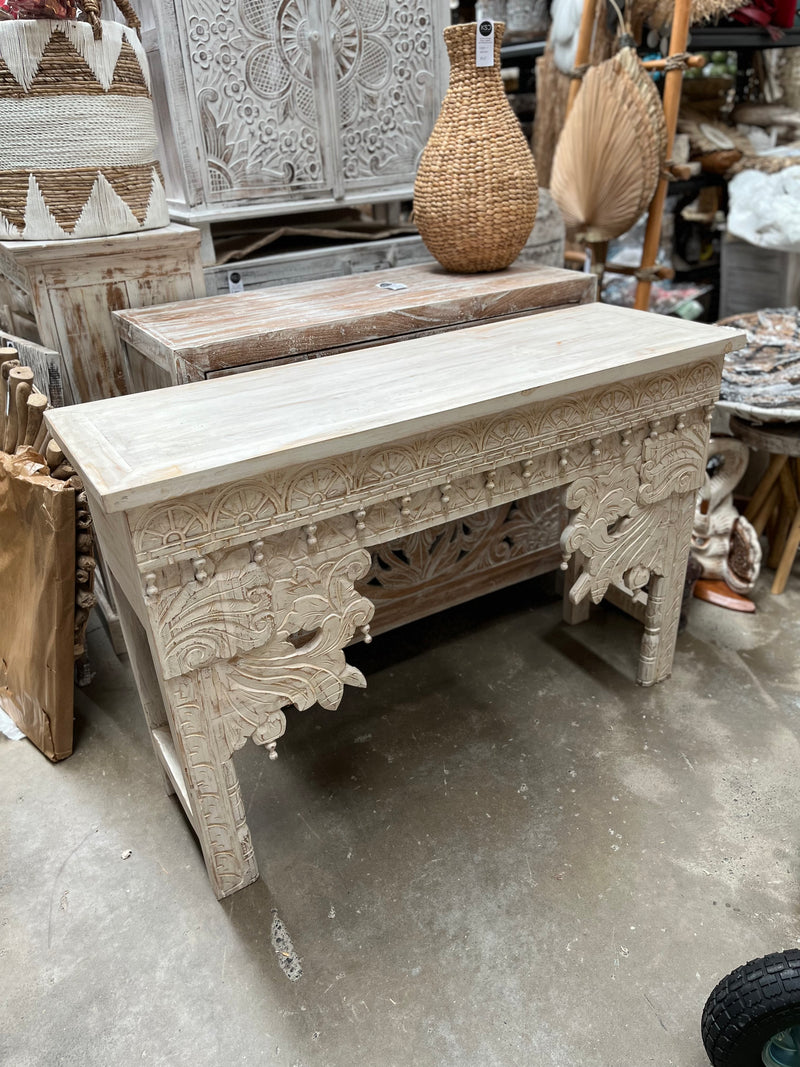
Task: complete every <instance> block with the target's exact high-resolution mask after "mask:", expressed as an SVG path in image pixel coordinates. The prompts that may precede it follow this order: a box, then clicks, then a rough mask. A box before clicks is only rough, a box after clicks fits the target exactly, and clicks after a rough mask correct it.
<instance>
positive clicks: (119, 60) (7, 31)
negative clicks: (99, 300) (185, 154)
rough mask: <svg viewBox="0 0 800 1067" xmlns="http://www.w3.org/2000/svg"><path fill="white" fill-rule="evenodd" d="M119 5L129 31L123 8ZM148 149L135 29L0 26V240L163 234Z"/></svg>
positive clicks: (148, 104)
mask: <svg viewBox="0 0 800 1067" xmlns="http://www.w3.org/2000/svg"><path fill="white" fill-rule="evenodd" d="M119 2H120V4H121V6H123V7H124V9H125V11H126V12H129V22H130V23H133V22H134V20H135V16H134V15H133V14H132V12H131V11H130V7H129V5H128V4H127V3H125V2H124V0H119ZM82 6H83V7H84V8H85V9H86V10H89V8H90V5H89V4H88V3H84V4H83V5H82ZM156 147H157V142H156V129H155V118H154V114H153V101H152V99H151V96H150V75H149V71H148V67H147V58H146V56H145V52H144V49H143V47H142V44H141V42H140V40H139V37H138V34H137V32H136V27H135V25H132V24H129V25H128V26H123V25H121V24H120V23H118V22H111V21H107V22H106V21H104V22H102V23H101V22H100V21H99V19H98V18H95V19H94V21H93V22H91V23H90V22H89V21H81V22H77V21H71V22H68V21H56V20H52V21H51V20H47V19H36V20H33V19H32V20H20V21H3V22H0V239H1V240H26V241H41V240H47V241H52V240H64V239H67V238H74V239H78V238H82V237H104V236H107V235H109V234H117V233H128V232H137V231H139V230H148V229H152V228H154V227H158V226H166V225H167V224H168V223H169V213H168V211H167V202H166V197H165V194H164V187H163V184H162V179H161V171H160V168H159V165H158V162H157V160H156Z"/></svg>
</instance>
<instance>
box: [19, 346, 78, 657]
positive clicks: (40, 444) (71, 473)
mask: <svg viewBox="0 0 800 1067" xmlns="http://www.w3.org/2000/svg"><path fill="white" fill-rule="evenodd" d="M48 404H49V401H48V399H47V397H46V396H45V395H44V394H43V393H41V392H40V391H39V390H38V389H37V388H36V385H35V384H34V381H33V371H32V370H31V369H30V367H21V366H20V362H19V359H17V351H16V349H14V348H0V448H2V451H3V452H5V453H7V454H8V455H10V456H13V455H14V454H15V453H16V452H17V451H18V450H19V449H22V448H30V449H32V450H33V452H34V453H36V454H37V455H38V456H40V457H41V458H42V459H43V461H44V466H46V468H47V470H46V471H43V472H42V473H43V474H46V475H49V476H50V477H51V478H55V479H56V480H57V481H60V482H64V483H65V484H66V485H67V486H69V488H70V489H73V490H74V491H75V521H76V531H75V535H76V536H75V579H76V581H75V658H76V660H77V659H80V658H81V657H83V656H84V655H85V652H86V626H87V623H88V621H89V613H90V612H91V609H92V607H93V606H94V603H95V595H94V572H95V567H96V565H97V564H96V559H95V548H94V534H93V532H92V518H91V515H90V514H89V506H88V502H87V499H86V492H85V490H84V488H83V483H82V482H81V480H80V478H79V477H78V475H77V474H76V473H75V470H74V469H73V468H72V467H71V466H70V465H69V463H67V462H66V460H65V458H64V454H63V452H62V451H61V449H60V448H59V447H58V445H57V444H56V443H55V441H53V440H52V439H51V438H50V435H49V433H48V431H47V425H46V423H45V422H44V413H45V411H46V410H47V407H48Z"/></svg>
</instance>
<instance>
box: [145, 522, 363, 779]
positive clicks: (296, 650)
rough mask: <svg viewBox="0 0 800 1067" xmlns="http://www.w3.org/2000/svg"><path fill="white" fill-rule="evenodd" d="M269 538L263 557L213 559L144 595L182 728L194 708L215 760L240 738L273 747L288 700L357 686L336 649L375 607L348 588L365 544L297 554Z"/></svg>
mask: <svg viewBox="0 0 800 1067" xmlns="http://www.w3.org/2000/svg"><path fill="white" fill-rule="evenodd" d="M268 545H269V543H268V542H265V547H264V548H263V549H261V550H260V552H261V551H263V552H264V556H265V562H264V563H263V564H256V563H249V564H246V565H245V566H244V567H243V568H242V569H240V570H226V569H224V568H220V569H218V570H217V571H216V572H215V573H214V574H212V575H211V576H210V577H207V578H205V579H204V580H203V581H202V582H198V581H193V582H189V583H188V584H186V585H184V586H181V587H179V588H176V589H169V590H166V591H164V592H162V593H156V594H155V595H153V596H151V597H150V598H149V599H148V609H149V611H150V615H151V620H152V623H153V631H154V634H155V636H156V640H157V642H158V643H159V645H160V646H161V648H160V653H161V662H162V665H163V671H164V676H165V678H166V680H167V685H168V686H170V685H173V686H177V687H178V688H179V689H180V690H181V691H182V692H184V696H183V698H182V700H181V704H182V706H183V708H184V717H187V716H188V719H187V723H188V726H189V727H190V726H191V723H189V722H188V720H189V719H191V717H192V714H193V712H192V709H193V708H194V709H195V711H196V714H198V715H202V716H204V717H205V719H206V721H207V722H209V723H211V724H212V726H213V729H214V731H215V734H216V735H217V737H218V741H219V745H220V748H221V750H222V758H223V759H225V758H228V756H229V755H230V753H231V752H233V751H234V750H235V749H237V748H240V747H241V746H242V745H243V744H244V743H245V741H246V740H247V738H248V737H252V738H253V740H254V741H256V743H259V744H266V745H267V746H268V747H269V748H270V749H271V750H272V751H274V742H275V741H276V740H277V738H278V737H280V736H281V734H282V733H283V731H284V727H285V719H284V716H283V712H282V709H283V708H285V707H286V706H287V705H290V704H291V705H294V706H295V707H297V708H299V709H301V710H302V709H305V708H308V707H310V706H311V705H312V704H314V703H319V704H321V705H322V706H323V707H325V708H331V709H333V708H336V707H338V705H339V702H340V701H341V699H342V694H343V691H344V686H345V685H355V686H363V685H365V681H364V677H363V675H362V674H361V672H360V671H358V670H356V669H355V668H354V667H351V666H349V665H348V664H347V662H346V660H345V657H344V651H343V649H344V648H345V646H346V645H347V644H348V643H349V641H350V640H351V639H352V637H353V635H354V634H355V632H356V630H357V629H359V628H361V629H364V630H365V632H368V630H369V620H370V619H371V618H372V613H373V606H372V604H371V603H370V601H369V600H367V599H366V598H365V597H364V596H362V595H361V594H360V593H358V592H357V591H356V589H355V584H356V583H357V582H359V581H360V580H361V579H362V578H363V577H364V576H365V575H366V574H367V572H368V570H369V567H370V555H369V552H367V551H365V550H364V549H353V550H351V551H349V552H347V553H346V555H344V556H342V557H340V558H338V559H324V558H321V559H319V560H317V559H314V558H309V557H306V558H305V559H303V560H299V561H298V560H296V559H292V558H290V557H288V556H280V555H269V554H268ZM187 683H190V684H191V686H192V688H193V690H194V699H193V700H192V701H187V700H186V698H185V689H186V685H187Z"/></svg>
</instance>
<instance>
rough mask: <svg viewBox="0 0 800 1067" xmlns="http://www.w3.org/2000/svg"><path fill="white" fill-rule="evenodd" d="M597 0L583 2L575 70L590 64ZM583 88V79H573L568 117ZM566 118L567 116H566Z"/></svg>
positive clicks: (570, 88) (568, 98) (568, 99)
mask: <svg viewBox="0 0 800 1067" xmlns="http://www.w3.org/2000/svg"><path fill="white" fill-rule="evenodd" d="M594 9H595V0H583V10H582V11H581V25H580V29H579V30H578V47H577V49H576V51H575V69H576V70H580V68H581V67H585V66H586V64H587V63H588V62H589V49H590V48H591V47H592V28H593V26H594ZM580 87H581V79H580V78H573V79H572V81H571V82H570V86H569V95H568V96H567V115H569V113H570V111H572V105H573V104H574V103H575V97H576V96H577V95H578V90H579V89H580ZM565 117H566V116H565Z"/></svg>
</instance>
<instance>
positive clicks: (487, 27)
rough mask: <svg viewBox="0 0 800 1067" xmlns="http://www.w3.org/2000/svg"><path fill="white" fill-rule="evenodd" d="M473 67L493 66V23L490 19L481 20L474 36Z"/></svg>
mask: <svg viewBox="0 0 800 1067" xmlns="http://www.w3.org/2000/svg"><path fill="white" fill-rule="evenodd" d="M475 66H476V67H493V66H494V23H493V22H492V20H491V19H482V20H481V21H480V22H479V23H478V32H477V33H476V34H475Z"/></svg>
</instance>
